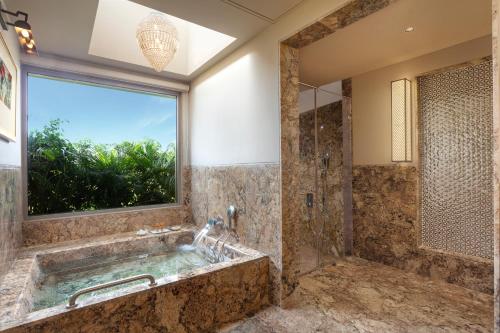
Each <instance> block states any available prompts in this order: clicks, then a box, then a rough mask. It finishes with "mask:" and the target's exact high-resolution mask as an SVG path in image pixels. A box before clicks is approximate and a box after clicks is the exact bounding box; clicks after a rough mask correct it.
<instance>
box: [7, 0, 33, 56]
mask: <svg viewBox="0 0 500 333" xmlns="http://www.w3.org/2000/svg"><path fill="white" fill-rule="evenodd" d="M2 14H7V15H10V16H14V17H16V18H17V17H19V16H24V19H23V20H17V21H15V22H14V23H11V22H7V21H6V20H5V19H4V17H3V15H2ZM0 25H1V26H2V28H3V29H4V30H8V26H9V25H11V26H13V27H14V29H15V30H16V33H17V37H18V40H19V44H20V45H21V48H22V49H23V51H24V52H26V53H27V54H38V52H37V50H36V44H35V39H34V38H33V32H32V31H31V25H30V24H29V23H28V14H27V13H25V12H21V11H17V12H15V13H14V12H10V11H8V10H5V9H2V8H1V3H0Z"/></svg>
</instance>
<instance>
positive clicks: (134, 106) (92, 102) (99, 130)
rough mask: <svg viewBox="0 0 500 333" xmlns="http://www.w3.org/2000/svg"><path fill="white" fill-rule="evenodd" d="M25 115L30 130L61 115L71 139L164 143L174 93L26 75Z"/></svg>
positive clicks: (171, 125)
mask: <svg viewBox="0 0 500 333" xmlns="http://www.w3.org/2000/svg"><path fill="white" fill-rule="evenodd" d="M28 117H29V118H28V126H29V130H30V131H32V130H41V129H42V128H43V127H44V126H45V125H46V124H47V123H48V122H49V121H50V120H52V119H61V120H63V121H64V123H63V129H64V134H65V136H66V138H68V139H69V140H70V141H73V142H75V141H79V140H82V139H90V140H92V141H93V142H95V143H105V144H113V143H119V142H122V141H125V140H128V141H138V140H142V139H145V138H150V139H155V140H157V141H159V142H160V143H161V144H162V146H163V147H166V146H167V145H168V144H169V143H172V142H174V143H175V139H176V133H175V132H176V100H175V98H172V97H167V96H159V95H153V94H145V93H140V92H135V91H134V92H131V91H124V90H119V89H111V88H105V87H99V86H91V85H84V84H78V83H70V82H67V81H59V80H53V79H48V78H44V77H39V76H29V78H28Z"/></svg>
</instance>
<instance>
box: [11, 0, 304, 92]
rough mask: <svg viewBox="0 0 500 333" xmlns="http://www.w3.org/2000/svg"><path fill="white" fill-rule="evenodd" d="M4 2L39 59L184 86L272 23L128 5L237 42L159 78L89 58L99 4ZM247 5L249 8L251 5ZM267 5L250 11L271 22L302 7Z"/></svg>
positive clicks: (219, 7) (234, 13)
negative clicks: (21, 16) (23, 19)
mask: <svg viewBox="0 0 500 333" xmlns="http://www.w3.org/2000/svg"><path fill="white" fill-rule="evenodd" d="M4 1H5V5H6V6H7V8H8V9H10V10H14V11H17V10H21V11H25V12H27V13H29V21H30V24H31V26H32V27H33V32H34V34H35V38H36V40H37V48H38V51H39V52H40V55H42V56H43V55H55V56H59V57H63V58H71V59H76V60H80V61H85V62H90V63H96V64H100V65H104V66H112V67H116V68H120V69H125V70H129V71H134V72H138V73H146V74H149V75H154V76H159V77H163V78H169V79H177V80H181V81H184V82H188V81H191V80H192V79H193V78H195V77H196V76H198V75H199V74H201V73H202V72H203V71H205V70H206V69H207V68H209V67H210V66H212V65H213V64H215V63H216V62H218V61H219V60H221V59H222V58H224V57H225V56H227V55H228V54H229V53H231V52H232V51H234V50H235V49H236V48H238V47H239V46H241V45H242V44H243V43H245V42H246V41H248V40H249V39H251V38H252V37H254V36H255V35H256V34H258V33H259V32H260V31H262V30H263V29H265V28H266V27H268V26H269V25H271V22H269V21H267V20H265V19H263V18H262V17H259V16H256V15H254V14H252V13H250V12H248V11H245V10H242V9H241V8H237V7H235V6H234V5H230V4H228V3H225V2H223V1H221V0H168V1H166V0H133V1H132V2H134V3H136V4H139V5H142V6H145V7H148V8H152V9H154V10H157V11H160V12H163V13H167V14H169V15H172V16H175V17H178V18H180V19H183V20H186V21H189V22H192V23H195V24H198V25H200V26H202V27H205V28H208V29H211V30H214V31H217V32H219V33H223V34H226V35H228V36H232V37H235V38H236V40H235V41H234V42H233V43H232V44H230V45H229V46H228V47H226V48H225V49H224V50H222V51H221V52H219V53H218V54H217V55H216V56H214V57H213V58H212V59H211V60H209V61H208V62H206V63H205V64H204V65H202V66H200V67H199V68H198V69H196V70H194V72H192V73H190V74H188V75H185V74H179V73H172V72H162V73H159V74H158V73H156V72H155V71H154V70H153V69H152V68H150V67H145V66H143V65H140V64H136V63H133V62H128V61H121V60H116V59H114V58H106V57H102V56H96V55H94V54H90V53H89V49H90V44H91V38H92V33H93V30H94V21H95V20H96V14H97V8H98V4H99V1H98V0H4ZM238 1H239V0H238ZM255 1H256V2H255V3H259V2H260V1H262V0H255ZM248 2H249V3H250V4H252V3H253V1H248ZM268 2H270V3H272V5H270V6H269V7H266V6H264V7H262V8H260V7H253V6H250V7H251V8H254V9H255V10H257V11H262V15H265V16H269V17H274V15H279V14H280V13H282V12H285V11H286V10H288V9H289V6H290V5H291V4H293V5H294V4H295V3H296V2H297V3H298V2H301V1H297V0H273V1H268ZM264 3H265V1H262V4H264ZM247 5H248V4H247ZM275 6H277V7H275ZM134 29H135V27H134ZM119 34H120V31H118V32H113V30H112V31H111V32H108V33H107V34H106V36H107V37H108V40H107V42H108V44H109V45H110V46H117V45H118V38H114V37H116V36H117V35H119ZM134 37H135V33H134Z"/></svg>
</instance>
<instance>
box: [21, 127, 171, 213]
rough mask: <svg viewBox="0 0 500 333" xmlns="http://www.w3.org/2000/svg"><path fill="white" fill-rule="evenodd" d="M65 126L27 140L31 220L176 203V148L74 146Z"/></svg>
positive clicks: (125, 144)
mask: <svg viewBox="0 0 500 333" xmlns="http://www.w3.org/2000/svg"><path fill="white" fill-rule="evenodd" d="M61 125H62V121H60V120H53V121H51V122H50V123H49V124H48V125H47V126H45V127H44V129H43V130H42V131H33V132H30V134H29V137H28V204H29V207H28V213H29V214H30V215H39V214H52V213H63V212H70V211H81V210H95V209H104V208H116V207H129V206H138V205H151V204H159V203H173V202H175V184H176V182H175V166H176V163H175V157H176V154H175V146H174V145H171V146H169V147H168V148H167V149H166V150H162V147H161V145H160V144H159V143H158V142H156V141H153V140H144V141H141V142H128V141H124V142H122V143H119V144H116V145H101V144H95V143H93V142H91V141H80V142H77V143H72V142H70V141H69V140H67V139H66V138H65V137H64V134H63V131H62V129H61Z"/></svg>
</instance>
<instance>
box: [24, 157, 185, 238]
mask: <svg viewBox="0 0 500 333" xmlns="http://www.w3.org/2000/svg"><path fill="white" fill-rule="evenodd" d="M182 172H183V177H182V182H183V183H182V185H181V186H182V192H181V193H182V199H181V203H180V204H179V205H176V206H151V207H149V208H141V209H136V210H134V209H131V210H109V211H102V212H97V213H92V214H78V213H75V214H72V215H64V216H60V217H51V216H47V217H44V218H37V219H29V220H26V221H24V222H23V224H22V234H23V242H24V245H25V246H32V245H40V244H46V243H57V242H63V241H68V240H77V239H82V238H91V237H98V236H105V235H112V234H117V233H123V232H130V231H137V230H139V229H142V228H145V227H153V226H154V225H159V224H162V225H165V226H168V225H178V224H184V223H190V222H191V191H190V188H191V170H190V168H188V167H186V168H183V171H182Z"/></svg>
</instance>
